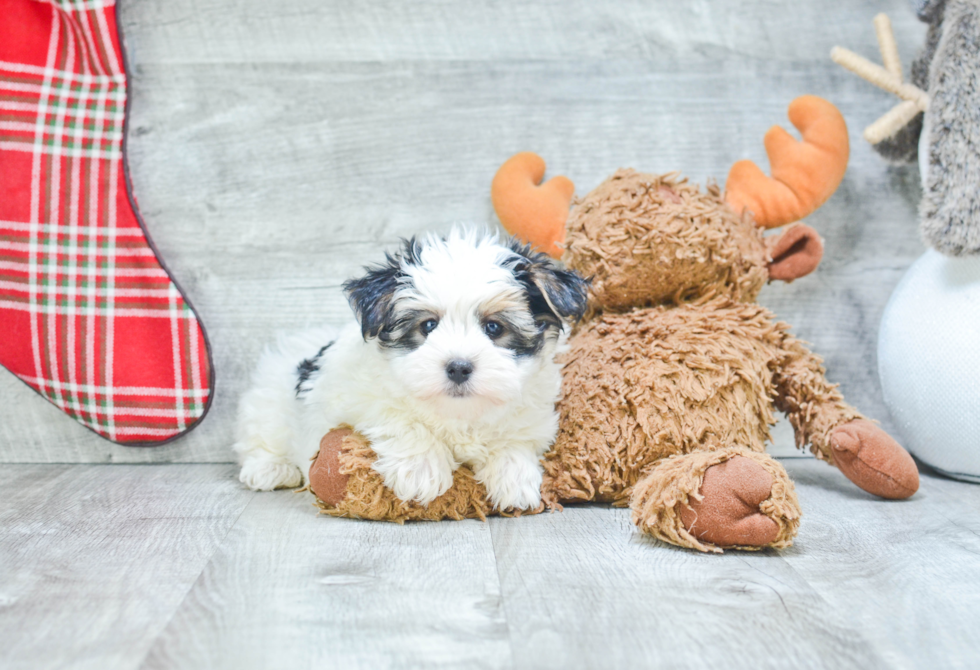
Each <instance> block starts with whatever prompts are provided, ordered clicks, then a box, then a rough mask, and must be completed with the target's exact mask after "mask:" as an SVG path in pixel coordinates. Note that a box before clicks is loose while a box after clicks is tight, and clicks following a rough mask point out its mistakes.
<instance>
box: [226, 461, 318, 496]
mask: <svg viewBox="0 0 980 670" xmlns="http://www.w3.org/2000/svg"><path fill="white" fill-rule="evenodd" d="M238 481H240V482H241V483H242V484H244V485H245V486H247V487H248V488H250V489H252V490H253V491H272V490H273V489H289V488H293V487H294V486H299V485H300V484H302V483H303V473H302V472H300V470H299V468H297V467H296V466H295V465H290V464H289V463H277V462H276V461H269V460H263V459H258V458H251V459H248V460H247V461H245V463H243V464H242V471H241V472H240V473H239V474H238Z"/></svg>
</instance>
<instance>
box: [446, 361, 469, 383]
mask: <svg viewBox="0 0 980 670" xmlns="http://www.w3.org/2000/svg"><path fill="white" fill-rule="evenodd" d="M471 374H473V364H472V363H470V362H469V361H461V360H455V361H449V363H448V364H447V365H446V376H447V377H449V378H450V379H451V380H453V383H454V384H462V383H463V382H465V381H466V380H467V379H469V378H470V375H471Z"/></svg>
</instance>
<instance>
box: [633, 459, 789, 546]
mask: <svg viewBox="0 0 980 670" xmlns="http://www.w3.org/2000/svg"><path fill="white" fill-rule="evenodd" d="M630 508H631V509H632V510H633V522H634V523H635V524H636V525H637V526H638V527H639V528H640V530H642V531H643V532H645V533H649V534H650V535H653V536H654V537H656V538H658V539H661V540H663V541H665V542H669V543H671V544H676V545H679V546H681V547H689V548H691V549H698V550H700V551H713V552H720V551H721V549H722V548H734V549H759V548H762V547H776V548H782V547H788V546H790V545H791V544H792V541H793V537H794V536H795V535H796V531H797V529H798V528H799V525H800V505H799V502H797V500H796V492H795V490H794V489H793V482H792V481H791V480H790V478H789V475H787V474H786V471H785V470H783V467H782V466H781V465H780V464H779V463H777V462H776V461H775V460H774V459H773V458H772V457H771V456H769V455H768V454H765V453H760V452H756V451H752V450H750V449H744V448H740V447H725V448H721V449H716V450H712V451H696V452H694V453H690V454H681V455H678V456H671V457H670V458H665V459H664V460H662V461H659V462H658V463H657V464H656V465H655V466H654V467H653V468H652V469H651V470H650V471H649V472H648V473H647V474H646V475H645V476H644V477H643V478H642V479H640V481H639V482H637V484H636V485H635V486H634V487H633V496H632V498H631V500H630Z"/></svg>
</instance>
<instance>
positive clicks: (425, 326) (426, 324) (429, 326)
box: [419, 319, 439, 335]
mask: <svg viewBox="0 0 980 670" xmlns="http://www.w3.org/2000/svg"><path fill="white" fill-rule="evenodd" d="M438 325H439V320H438V319H426V320H425V321H423V322H422V323H421V324H420V325H419V330H421V331H422V334H423V335H428V334H429V333H431V332H432V331H433V330H435V329H436V326H438Z"/></svg>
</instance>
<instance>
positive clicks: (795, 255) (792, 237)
mask: <svg viewBox="0 0 980 670" xmlns="http://www.w3.org/2000/svg"><path fill="white" fill-rule="evenodd" d="M766 250H767V251H768V252H769V256H770V258H772V260H771V261H770V262H769V279H770V281H771V280H776V279H778V280H780V281H785V282H791V281H793V280H794V279H799V278H800V277H804V276H806V275H808V274H810V273H811V272H813V271H814V270H816V269H817V266H818V265H820V259H822V258H823V240H821V239H820V236H819V235H817V231H815V230H814V229H813V228H811V227H810V226H805V225H803V224H797V225H795V226H790V227H789V228H787V229H786V230H784V231H783V232H781V233H779V234H777V235H770V236H769V237H767V238H766Z"/></svg>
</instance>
